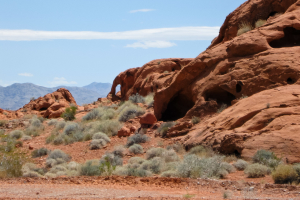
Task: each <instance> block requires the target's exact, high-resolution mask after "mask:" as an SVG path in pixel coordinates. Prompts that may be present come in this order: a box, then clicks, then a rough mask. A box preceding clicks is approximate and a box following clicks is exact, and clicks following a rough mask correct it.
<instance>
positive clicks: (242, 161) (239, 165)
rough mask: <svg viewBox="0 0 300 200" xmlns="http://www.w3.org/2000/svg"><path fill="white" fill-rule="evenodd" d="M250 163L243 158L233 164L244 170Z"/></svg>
mask: <svg viewBox="0 0 300 200" xmlns="http://www.w3.org/2000/svg"><path fill="white" fill-rule="evenodd" d="M248 165H249V164H248V162H247V161H244V160H242V159H238V160H237V161H236V162H235V163H233V166H234V167H235V168H236V169H237V170H239V171H244V170H245V169H246V167H247V166H248Z"/></svg>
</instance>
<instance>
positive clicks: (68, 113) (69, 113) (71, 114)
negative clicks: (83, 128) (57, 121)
mask: <svg viewBox="0 0 300 200" xmlns="http://www.w3.org/2000/svg"><path fill="white" fill-rule="evenodd" d="M76 110H77V107H75V106H71V107H68V108H66V110H65V112H63V113H62V114H61V117H62V118H63V119H64V120H66V121H73V120H74V119H75V114H76Z"/></svg>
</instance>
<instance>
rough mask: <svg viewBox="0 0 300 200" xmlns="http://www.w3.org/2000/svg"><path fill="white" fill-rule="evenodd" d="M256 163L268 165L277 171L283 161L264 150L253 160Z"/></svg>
mask: <svg viewBox="0 0 300 200" xmlns="http://www.w3.org/2000/svg"><path fill="white" fill-rule="evenodd" d="M252 161H253V162H254V163H259V164H262V165H266V166H268V167H270V168H272V169H275V168H276V167H277V166H278V165H279V164H281V159H280V158H278V157H277V156H276V155H275V154H274V153H273V152H271V151H267V150H264V149H261V150H258V151H257V152H256V153H255V155H254V156H253V158H252Z"/></svg>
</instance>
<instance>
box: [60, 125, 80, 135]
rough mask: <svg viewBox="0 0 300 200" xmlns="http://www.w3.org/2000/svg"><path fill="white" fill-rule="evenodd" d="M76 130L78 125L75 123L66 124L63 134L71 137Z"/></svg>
mask: <svg viewBox="0 0 300 200" xmlns="http://www.w3.org/2000/svg"><path fill="white" fill-rule="evenodd" d="M78 129H79V125H78V124H77V123H67V125H66V126H65V128H64V131H63V133H64V134H66V135H71V134H73V133H75V131H77V130H78Z"/></svg>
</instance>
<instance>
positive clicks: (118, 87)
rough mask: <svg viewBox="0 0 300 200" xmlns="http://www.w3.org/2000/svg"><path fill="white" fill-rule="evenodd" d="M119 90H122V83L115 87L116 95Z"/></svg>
mask: <svg viewBox="0 0 300 200" xmlns="http://www.w3.org/2000/svg"><path fill="white" fill-rule="evenodd" d="M119 91H121V85H120V84H118V85H117V86H116V88H115V95H116V94H117V93H118V92H119ZM121 93H122V92H121Z"/></svg>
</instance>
